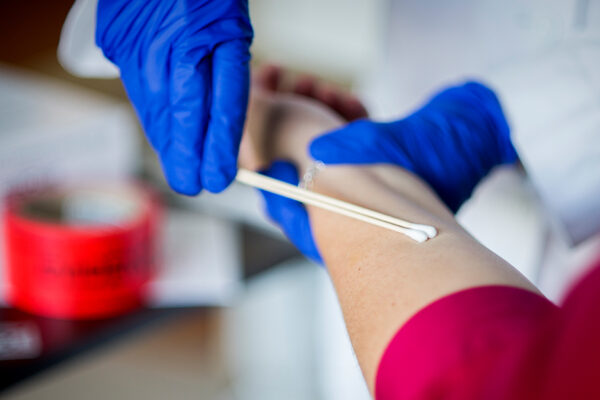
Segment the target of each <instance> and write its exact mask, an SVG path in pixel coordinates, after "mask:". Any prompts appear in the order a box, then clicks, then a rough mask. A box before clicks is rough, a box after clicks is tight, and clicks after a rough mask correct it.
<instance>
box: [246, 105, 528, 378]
mask: <svg viewBox="0 0 600 400" xmlns="http://www.w3.org/2000/svg"><path fill="white" fill-rule="evenodd" d="M256 100H257V98H256V97H255V101H254V106H253V107H251V112H250V113H249V121H250V122H249V125H250V126H252V125H256V126H258V128H257V129H258V131H259V132H262V134H259V135H257V136H256V140H254V144H253V146H254V147H255V148H257V149H259V150H260V151H255V152H250V153H254V154H258V157H257V159H255V161H256V163H255V164H257V165H261V164H263V165H264V164H265V163H268V162H269V161H270V160H272V159H275V158H278V159H281V158H283V159H288V160H290V161H292V162H294V163H295V164H296V166H297V167H298V169H299V171H300V173H301V174H302V173H303V172H304V171H306V169H307V168H309V166H310V163H311V160H310V158H309V157H308V155H307V152H306V149H307V146H308V143H309V142H310V140H311V139H312V138H313V137H314V136H316V135H318V134H321V133H323V132H324V131H327V130H330V129H334V128H336V127H337V126H339V125H340V124H341V123H342V121H340V119H339V118H337V117H336V116H335V115H333V114H331V113H328V112H326V110H325V109H324V108H323V107H318V106H317V105H315V104H310V103H307V102H298V100H297V99H293V98H289V97H279V98H277V99H274V100H273V99H269V98H266V99H264V101H262V100H261V99H260V98H259V99H258V101H256ZM246 143H248V141H246ZM313 190H315V191H317V192H320V193H323V194H327V195H330V196H332V197H335V198H338V199H341V200H346V201H349V202H352V203H356V204H359V205H362V206H365V207H367V208H371V209H374V210H377V211H380V212H384V213H387V214H390V215H393V216H397V217H400V218H403V219H406V220H409V221H413V222H418V223H424V224H429V225H433V226H435V227H436V228H437V229H438V231H439V235H438V236H437V237H435V238H434V239H432V240H429V241H427V242H425V243H421V244H418V243H416V242H414V241H412V240H411V239H409V238H407V237H405V236H403V235H401V234H399V233H395V232H392V231H388V230H385V229H383V228H379V227H376V226H373V225H369V224H366V223H364V222H360V221H356V220H353V219H350V218H347V217H344V216H340V215H338V214H335V213H332V212H329V211H324V210H322V209H319V208H315V207H309V208H308V212H309V216H310V223H311V229H312V232H313V236H314V238H315V240H316V243H317V247H318V248H319V251H320V253H321V256H322V257H323V260H324V261H325V264H326V266H327V269H328V271H329V273H330V275H331V278H332V281H333V284H334V287H335V290H336V292H337V295H338V298H339V301H340V304H341V306H342V311H343V313H344V318H345V320H346V325H347V328H348V332H349V334H350V338H351V340H352V343H353V346H354V349H355V352H356V354H357V357H358V360H359V362H360V365H361V368H362V369H363V373H364V375H365V378H366V380H367V382H368V384H369V386H370V388H371V389H373V385H374V379H375V372H376V369H377V365H378V362H379V358H380V357H381V355H382V352H383V351H384V349H385V347H386V345H387V343H388V341H389V340H390V339H391V337H392V336H393V334H394V333H395V332H396V331H397V330H398V328H400V327H401V326H402V325H403V324H404V323H405V322H406V321H407V320H408V319H409V318H410V317H411V316H412V315H414V314H415V313H416V312H417V311H418V310H420V309H422V308H423V307H424V306H426V305H427V304H429V303H431V302H433V301H435V300H437V299H439V298H441V297H443V296H445V295H447V294H450V293H453V292H457V291H460V290H462V289H466V288H469V287H475V286H482V285H508V286H516V287H523V288H526V289H529V290H533V291H534V290H535V288H534V287H533V286H532V285H531V284H530V283H529V282H528V281H527V280H526V279H525V278H524V277H522V276H521V275H520V274H519V273H518V272H517V271H516V270H514V269H513V268H512V267H511V266H510V265H508V264H507V263H505V262H504V261H503V260H502V259H500V258H499V257H497V256H496V255H494V254H493V253H491V252H490V251H488V250H487V249H485V248H484V247H483V246H481V245H480V244H479V243H478V242H477V241H475V240H474V239H473V238H472V237H470V236H469V235H468V233H466V232H465V231H464V230H463V229H462V228H461V227H460V226H459V225H458V224H457V223H456V221H455V220H454V217H453V215H452V214H451V213H450V212H449V211H448V210H447V208H446V207H445V206H444V205H443V204H442V203H441V201H440V200H439V199H438V198H437V196H436V195H435V194H434V193H433V191H432V190H431V189H430V188H429V187H428V186H427V185H426V184H424V183H423V181H421V180H420V179H419V178H417V177H416V176H414V175H412V174H410V173H408V172H406V171H405V170H403V169H400V168H396V167H391V166H371V167H350V166H344V167H331V166H330V167H327V168H326V169H325V170H324V171H321V172H320V173H319V174H318V175H317V177H316V179H315V182H314V188H313Z"/></svg>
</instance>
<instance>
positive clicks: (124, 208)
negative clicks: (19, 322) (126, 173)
mask: <svg viewBox="0 0 600 400" xmlns="http://www.w3.org/2000/svg"><path fill="white" fill-rule="evenodd" d="M160 214H161V212H160V206H159V203H158V201H157V198H156V196H154V194H153V193H152V192H150V191H149V190H147V189H146V188H143V187H141V186H138V185H117V186H115V185H110V186H106V185H104V186H103V185H99V186H74V187H70V188H56V187H51V188H44V189H40V190H28V191H25V192H15V193H12V194H9V195H8V197H7V198H6V207H5V210H4V229H5V240H6V254H7V266H8V283H9V289H8V294H7V299H6V300H7V301H8V302H9V303H10V304H12V305H14V306H15V307H17V308H20V309H23V310H25V311H28V312H31V313H34V314H39V315H43V316H47V317H53V318H63V319H95V318H105V317H111V316H116V315H119V314H122V313H125V312H127V311H130V310H133V309H135V308H137V307H140V306H141V305H143V303H144V298H145V295H146V293H145V287H146V283H147V282H148V281H149V280H150V279H151V278H152V277H153V275H154V271H155V269H156V263H157V257H156V251H157V243H156V242H157V237H158V235H157V229H158V225H159V223H160V219H161V215H160Z"/></svg>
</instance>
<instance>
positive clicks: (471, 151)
mask: <svg viewBox="0 0 600 400" xmlns="http://www.w3.org/2000/svg"><path fill="white" fill-rule="evenodd" d="M310 153H311V156H312V157H313V158H314V159H316V160H320V161H322V162H324V163H325V164H330V165H331V164H362V165H365V164H377V163H385V164H393V165H398V166H401V167H403V168H405V169H407V170H409V171H412V172H413V173H415V174H416V175H418V176H419V177H420V178H421V179H423V180H424V181H425V182H427V183H428V184H429V185H430V186H431V187H432V188H433V190H434V191H435V192H436V193H437V194H438V196H439V197H440V199H441V200H442V201H443V202H444V203H445V204H446V205H447V206H448V208H450V209H451V210H452V211H453V212H456V211H457V210H458V209H459V208H460V206H461V205H462V204H463V203H464V202H465V201H466V200H467V199H468V198H469V197H470V196H471V194H472V192H473V190H474V188H475V186H477V184H478V183H479V182H480V181H481V180H482V179H483V178H484V177H485V176H486V175H487V174H488V173H489V172H490V170H491V169H492V168H494V167H495V166H497V165H500V164H508V163H514V162H515V161H516V160H517V153H516V151H515V149H514V147H513V145H512V142H511V140H510V130H509V127H508V123H507V122H506V119H505V117H504V114H503V112H502V108H501V106H500V103H499V101H498V99H497V98H496V96H495V95H494V93H493V92H492V91H491V90H490V89H488V88H487V87H485V86H483V85H482V84H479V83H476V82H468V83H466V84H464V85H461V86H456V87H451V88H448V89H446V90H443V91H441V92H439V93H438V94H437V95H435V96H434V97H433V98H432V99H431V100H430V101H429V102H428V103H427V104H425V106H423V107H422V108H421V109H419V110H417V111H416V112H415V113H413V114H411V115H409V116H408V117H406V118H404V119H400V120H398V121H394V122H385V123H381V122H373V121H369V120H359V121H355V122H352V123H350V124H348V125H345V126H343V127H342V128H340V129H338V130H335V131H333V132H331V133H328V134H325V135H323V136H320V137H318V138H316V139H314V140H313V142H312V143H311V145H310ZM274 165H275V164H274ZM292 168H293V166H292ZM269 173H270V174H271V176H273V177H275V178H278V179H283V178H287V180H286V179H284V180H286V181H288V182H290V183H294V184H296V183H297V182H298V176H297V173H296V172H295V169H294V172H293V173H292V172H290V171H286V173H282V171H281V167H280V166H278V167H277V168H275V169H274V171H269ZM292 175H293V177H294V179H290V177H291V176H292ZM270 196H274V195H270ZM270 196H265V200H266V203H267V210H268V213H269V215H270V216H271V218H273V219H274V220H275V221H276V222H277V223H278V224H279V225H280V226H281V227H282V229H283V230H284V232H285V233H286V235H287V236H288V237H289V238H290V240H291V241H292V242H293V243H294V244H295V245H296V246H297V247H298V249H300V251H302V252H303V253H304V254H306V255H307V256H309V257H310V258H311V259H315V260H321V257H320V255H319V252H318V249H317V247H316V245H315V242H314V240H313V237H312V234H311V231H310V223H309V221H308V215H307V213H306V209H305V208H304V207H303V206H302V204H300V203H298V202H295V201H292V200H289V199H285V198H283V197H279V196H277V197H270Z"/></svg>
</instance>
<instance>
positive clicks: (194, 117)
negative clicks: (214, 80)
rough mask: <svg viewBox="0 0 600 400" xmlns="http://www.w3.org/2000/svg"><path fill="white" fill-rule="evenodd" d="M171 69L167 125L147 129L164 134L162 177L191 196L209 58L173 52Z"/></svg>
mask: <svg viewBox="0 0 600 400" xmlns="http://www.w3.org/2000/svg"><path fill="white" fill-rule="evenodd" d="M198 60H199V61H198ZM171 67H172V72H171V76H170V93H169V101H170V104H169V105H168V107H167V110H166V112H168V114H169V117H170V118H169V120H168V124H152V125H153V126H150V127H149V129H151V130H152V131H157V130H165V131H166V132H156V133H155V134H154V133H153V135H166V138H165V140H164V143H163V144H161V145H160V147H159V148H158V149H157V150H158V152H159V155H160V160H161V163H162V165H163V170H164V172H165V176H166V177H167V181H168V182H169V184H170V185H171V187H172V188H173V189H174V190H175V191H177V192H179V193H182V194H186V195H190V196H191V195H195V194H198V193H199V192H200V191H201V190H202V181H201V179H200V167H201V164H202V148H203V142H204V134H205V131H206V126H207V124H208V118H209V117H208V114H207V111H206V110H207V104H208V102H209V100H210V89H211V82H210V74H211V64H210V58H209V57H207V54H206V50H205V49H198V50H194V51H189V52H187V53H186V54H185V55H181V56H180V55H178V54H176V53H174V54H173V61H172V62H171ZM159 112H165V110H162V111H159Z"/></svg>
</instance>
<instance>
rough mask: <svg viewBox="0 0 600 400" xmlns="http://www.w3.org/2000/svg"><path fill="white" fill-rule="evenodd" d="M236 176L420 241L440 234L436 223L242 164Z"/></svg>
mask: <svg viewBox="0 0 600 400" xmlns="http://www.w3.org/2000/svg"><path fill="white" fill-rule="evenodd" d="M236 180H237V181H238V182H241V183H244V184H246V185H249V186H252V187H256V188H259V189H262V190H266V191H268V192H272V193H275V194H278V195H281V196H284V197H288V198H290V199H293V200H297V201H300V202H302V203H305V204H310V205H313V206H316V207H320V208H323V209H326V210H329V211H333V212H336V213H338V214H342V215H345V216H347V217H350V218H354V219H358V220H360V221H364V222H367V223H370V224H373V225H377V226H380V227H382V228H386V229H390V230H392V231H395V232H399V233H402V234H404V235H406V236H408V237H410V238H411V239H413V240H415V241H417V242H419V243H422V242H424V241H426V240H427V239H430V238H433V237H435V236H436V235H437V229H435V227H433V226H430V225H422V224H415V223H412V222H408V221H404V220H402V219H399V218H395V217H392V216H389V215H386V214H382V213H379V212H377V211H373V210H369V209H368V208H364V207H360V206H357V205H355V204H351V203H347V202H345V201H342V200H338V199H334V198H332V197H329V196H325V195H322V194H319V193H315V192H311V191H310V190H306V189H302V188H299V187H297V186H294V185H290V184H289V183H286V182H282V181H279V180H277V179H273V178H270V177H268V176H265V175H262V174H259V173H257V172H253V171H250V170H247V169H243V168H240V169H239V170H238V174H237V176H236Z"/></svg>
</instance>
